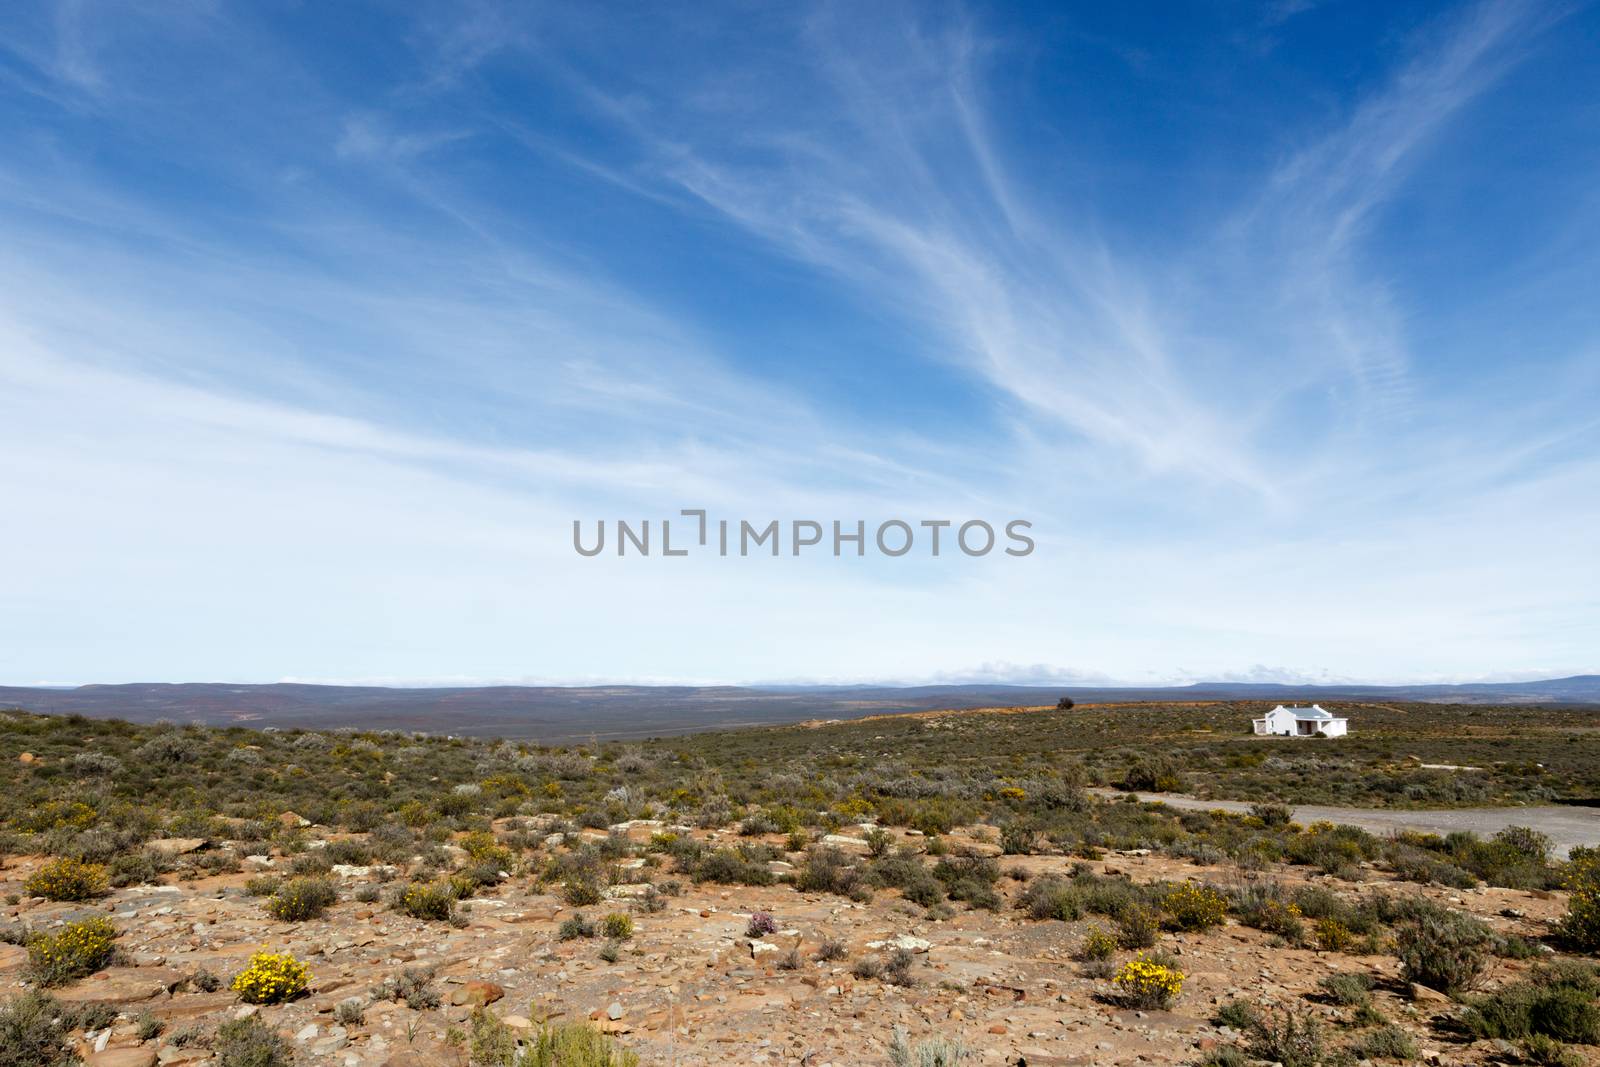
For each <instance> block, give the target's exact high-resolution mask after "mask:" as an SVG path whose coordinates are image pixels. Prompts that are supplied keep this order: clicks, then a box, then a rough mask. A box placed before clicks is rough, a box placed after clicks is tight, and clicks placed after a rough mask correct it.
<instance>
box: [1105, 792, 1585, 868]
mask: <svg viewBox="0 0 1600 1067" xmlns="http://www.w3.org/2000/svg"><path fill="white" fill-rule="evenodd" d="M1093 792H1094V793H1096V794H1098V795H1100V796H1103V797H1121V796H1126V795H1127V794H1126V793H1121V792H1118V791H1116V790H1113V789H1096V790H1093ZM1133 795H1134V796H1136V797H1138V798H1139V799H1140V800H1143V801H1147V802H1149V803H1152V804H1155V803H1159V804H1166V805H1169V806H1170V807H1174V808H1188V809H1192V810H1196V811H1217V810H1221V811H1239V812H1243V811H1249V810H1250V805H1249V803H1247V802H1245V801H1242V800H1201V799H1200V798H1199V797H1191V796H1184V795H1183V794H1181V793H1135V794H1133ZM1294 821H1295V822H1297V823H1300V824H1302V825H1305V824H1309V823H1314V822H1331V823H1343V824H1344V825H1346V826H1359V827H1361V828H1362V829H1363V830H1367V831H1370V832H1372V833H1375V834H1385V833H1388V832H1389V831H1391V830H1421V831H1423V832H1425V833H1435V834H1447V833H1449V832H1450V831H1451V830H1471V831H1473V832H1474V833H1477V834H1481V835H1482V836H1484V837H1488V836H1490V835H1491V834H1494V833H1496V832H1498V831H1500V830H1504V829H1505V828H1506V827H1507V826H1531V827H1532V828H1533V829H1535V830H1539V831H1541V832H1543V833H1547V834H1549V835H1550V838H1551V840H1553V841H1554V842H1555V852H1556V855H1558V856H1561V857H1563V858H1564V857H1565V856H1566V855H1567V853H1568V852H1569V851H1570V850H1571V849H1573V848H1574V847H1576V846H1578V845H1600V808H1577V807H1555V806H1548V807H1528V808H1430V809H1425V810H1415V809H1402V808H1325V807H1319V806H1318V805H1315V804H1302V805H1299V806H1297V807H1295V809H1294Z"/></svg>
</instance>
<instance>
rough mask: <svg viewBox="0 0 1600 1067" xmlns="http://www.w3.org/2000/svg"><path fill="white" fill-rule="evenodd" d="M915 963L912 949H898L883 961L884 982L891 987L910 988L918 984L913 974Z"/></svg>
mask: <svg viewBox="0 0 1600 1067" xmlns="http://www.w3.org/2000/svg"><path fill="white" fill-rule="evenodd" d="M914 962H915V957H913V956H912V954H911V950H910V949H905V948H897V949H895V950H894V951H893V952H890V953H889V955H888V956H887V957H886V958H885V959H884V961H883V975H882V977H883V980H884V981H885V982H888V983H889V984H890V985H897V986H905V987H907V988H910V987H911V986H914V985H916V984H917V980H916V978H914V977H913V976H912V974H911V965H912V963H914Z"/></svg>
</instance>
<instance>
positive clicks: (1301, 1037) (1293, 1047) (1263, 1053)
mask: <svg viewBox="0 0 1600 1067" xmlns="http://www.w3.org/2000/svg"><path fill="white" fill-rule="evenodd" d="M1249 1050H1250V1054H1251V1055H1252V1056H1255V1057H1256V1058H1257V1059H1262V1060H1268V1061H1270V1062H1273V1063H1278V1064H1281V1065H1282V1067H1321V1065H1322V1063H1323V1057H1324V1055H1325V1053H1326V1049H1325V1046H1324V1042H1323V1035H1322V1024H1321V1023H1320V1022H1318V1021H1317V1018H1316V1016H1314V1015H1312V1014H1310V1013H1309V1012H1301V1011H1296V1010H1295V1009H1293V1008H1285V1009H1282V1010H1274V1011H1270V1012H1264V1013H1262V1014H1261V1015H1259V1016H1258V1017H1257V1018H1256V1020H1255V1022H1254V1023H1253V1024H1252V1025H1251V1027H1250V1040H1249Z"/></svg>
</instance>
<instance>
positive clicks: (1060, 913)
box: [1017, 874, 1084, 922]
mask: <svg viewBox="0 0 1600 1067" xmlns="http://www.w3.org/2000/svg"><path fill="white" fill-rule="evenodd" d="M1017 907H1019V908H1021V909H1022V910H1023V911H1025V912H1027V913H1028V916H1029V917H1030V918H1033V919H1041V920H1042V919H1059V920H1061V921H1063V922H1075V921H1077V920H1078V919H1081V918H1083V913H1084V907H1083V895H1082V894H1081V893H1080V892H1079V891H1078V888H1077V887H1076V886H1075V885H1073V884H1072V883H1071V882H1069V881H1067V880H1066V879H1065V878H1061V877H1058V876H1057V875H1053V874H1051V875H1045V876H1044V877H1043V878H1035V879H1034V880H1033V881H1031V882H1029V883H1028V888H1026V889H1024V890H1023V891H1022V895H1021V896H1020V897H1019V898H1018V899H1017Z"/></svg>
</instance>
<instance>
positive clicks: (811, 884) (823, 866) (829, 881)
mask: <svg viewBox="0 0 1600 1067" xmlns="http://www.w3.org/2000/svg"><path fill="white" fill-rule="evenodd" d="M880 832H881V831H880ZM883 836H884V837H885V838H887V837H888V836H889V835H888V834H883ZM877 855H883V853H877ZM794 884H795V888H797V889H799V890H800V891H801V892H802V893H837V894H839V895H840V896H849V895H850V892H851V891H852V890H853V889H855V887H856V886H857V885H859V884H861V872H860V871H859V870H858V869H856V868H855V867H852V866H851V865H850V860H849V858H848V857H847V856H846V855H845V854H844V852H843V851H842V850H840V849H838V848H835V847H834V846H832V845H812V846H811V848H809V849H808V850H807V851H806V860H805V863H804V864H802V865H801V867H800V870H799V871H798V872H796V874H795V879H794Z"/></svg>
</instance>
